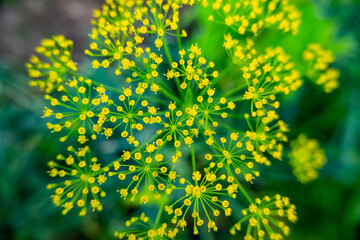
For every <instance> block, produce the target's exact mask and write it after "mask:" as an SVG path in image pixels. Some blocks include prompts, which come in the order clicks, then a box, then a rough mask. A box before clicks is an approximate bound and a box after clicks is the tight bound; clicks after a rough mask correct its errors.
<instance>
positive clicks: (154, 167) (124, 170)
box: [109, 140, 179, 203]
mask: <svg viewBox="0 0 360 240" xmlns="http://www.w3.org/2000/svg"><path fill="white" fill-rule="evenodd" d="M162 145H163V142H162V141H161V140H158V141H156V144H148V145H147V146H146V148H145V152H144V153H141V151H137V152H136V153H135V154H131V153H130V152H129V151H124V153H123V155H122V157H121V159H120V161H115V162H114V163H113V168H114V171H113V172H109V176H115V175H117V176H118V178H119V179H120V180H121V181H122V185H123V186H125V185H127V187H126V188H122V189H120V190H119V192H120V195H121V196H122V197H123V198H124V199H125V198H126V197H127V196H128V195H129V193H130V194H131V195H132V197H131V198H130V200H131V201H135V200H136V199H135V197H136V196H138V199H137V201H138V202H140V203H148V202H150V201H152V200H159V199H160V198H161V196H162V194H164V193H166V194H170V193H171V191H172V188H173V187H174V183H175V181H176V179H177V177H179V175H178V174H177V173H176V171H171V170H169V169H168V168H167V167H166V164H168V163H169V162H171V161H167V160H166V159H164V156H163V154H161V153H159V150H160V149H161V147H162Z"/></svg>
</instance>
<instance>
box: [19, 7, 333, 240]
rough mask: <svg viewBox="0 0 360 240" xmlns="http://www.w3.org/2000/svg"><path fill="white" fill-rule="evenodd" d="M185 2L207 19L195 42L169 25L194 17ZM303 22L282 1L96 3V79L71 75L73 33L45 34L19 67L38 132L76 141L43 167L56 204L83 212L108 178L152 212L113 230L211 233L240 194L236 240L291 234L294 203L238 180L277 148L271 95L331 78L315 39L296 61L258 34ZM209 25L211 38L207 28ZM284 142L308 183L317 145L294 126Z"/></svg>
mask: <svg viewBox="0 0 360 240" xmlns="http://www.w3.org/2000/svg"><path fill="white" fill-rule="evenodd" d="M183 6H185V7H183ZM191 8H198V9H197V10H196V11H195V12H193V13H196V14H194V16H195V15H196V17H200V18H201V17H205V19H207V23H206V24H205V25H206V30H205V34H204V37H203V36H199V38H204V39H203V41H202V44H201V46H202V47H203V48H201V47H200V44H199V45H198V43H196V42H194V41H193V39H192V38H190V37H191V36H189V37H188V36H187V35H188V34H187V32H186V31H185V30H181V29H180V25H181V26H183V25H182V24H184V26H187V27H188V28H189V29H190V30H191V31H190V32H193V30H194V29H196V27H195V26H198V24H194V25H193V24H192V22H190V21H192V19H193V18H192V17H191V18H187V19H189V22H186V21H185V22H180V20H182V19H184V18H181V17H180V15H181V14H183V13H185V12H186V11H188V10H189V9H191ZM190 13H191V12H190ZM205 19H204V20H205ZM205 21H206V20H205ZM300 22H301V14H300V12H299V10H298V9H297V8H296V7H295V5H293V4H291V3H290V1H289V0H268V1H265V0H251V1H250V0H243V1H236V0H167V1H165V0H146V1H143V0H105V2H104V4H103V5H102V7H101V9H98V10H95V11H94V19H92V21H91V24H92V27H93V28H92V30H91V33H90V35H89V37H90V45H89V49H86V50H85V54H86V55H88V56H90V57H91V63H90V64H89V65H91V66H92V68H93V71H94V72H95V71H97V69H99V68H104V71H106V70H109V69H111V70H110V71H112V73H110V74H111V75H107V76H110V77H106V78H105V77H104V78H100V79H96V76H97V74H94V75H93V76H90V75H86V74H92V73H91V72H93V71H89V72H90V73H89V72H86V73H79V74H78V73H77V71H78V69H77V66H76V64H75V62H74V61H73V60H72V47H73V42H72V41H71V40H68V39H66V38H65V37H64V36H61V35H59V36H53V37H52V38H50V39H45V40H43V41H42V43H41V46H40V47H37V48H36V52H37V53H38V55H40V56H32V57H31V58H30V61H29V63H27V64H26V67H27V68H28V70H29V76H30V77H31V78H32V81H31V82H30V84H31V85H32V86H36V87H39V88H40V90H42V92H43V94H44V98H45V99H46V100H47V101H48V102H49V106H47V107H45V110H44V113H43V118H45V119H46V120H47V124H46V125H47V127H48V129H49V130H50V131H51V132H56V133H59V134H61V137H60V141H61V142H65V141H67V140H69V141H73V140H75V141H73V142H74V144H75V145H73V146H70V147H68V148H67V150H68V151H70V154H67V155H62V154H59V155H58V156H57V158H56V160H55V161H50V162H49V167H50V170H49V172H48V173H49V175H50V176H51V177H53V178H54V179H55V181H54V183H51V184H49V185H48V188H49V189H53V191H54V193H53V195H52V201H53V202H54V204H55V206H60V207H62V208H63V210H62V213H63V214H67V213H68V212H69V211H70V210H71V209H73V208H76V207H78V208H79V209H80V210H79V215H81V216H83V215H85V214H86V213H87V211H88V208H90V209H92V210H93V211H95V210H97V211H100V210H102V208H103V205H102V203H101V201H100V199H101V198H103V197H105V196H106V193H105V191H104V190H103V188H102V184H103V183H105V182H106V181H107V180H108V178H110V177H112V178H113V180H114V181H113V182H114V188H115V190H117V192H118V194H117V198H119V199H121V200H125V199H127V200H125V201H126V202H125V203H128V204H130V205H131V206H132V207H133V208H134V211H136V212H139V211H138V210H139V208H141V212H145V213H146V214H149V213H151V212H152V209H150V210H149V208H148V205H150V204H147V203H151V205H152V207H151V208H153V207H154V208H156V209H157V210H158V211H157V216H156V217H154V219H155V220H154V219H152V218H153V216H152V215H148V216H149V217H147V216H145V213H142V214H141V215H140V216H139V217H138V216H136V217H132V218H130V219H129V220H127V221H126V222H125V226H124V227H123V228H121V227H120V228H119V229H120V230H119V231H116V232H115V234H114V235H115V237H116V238H119V239H130V240H136V239H139V240H140V239H149V240H155V239H175V238H176V237H178V236H179V237H180V238H181V237H182V236H181V234H184V233H182V232H180V231H179V229H182V230H183V231H185V230H189V229H191V230H192V233H193V234H194V235H197V234H200V233H201V231H200V230H202V229H201V227H204V228H205V229H206V228H207V229H208V231H218V230H220V227H225V224H226V223H227V222H228V221H232V217H237V215H238V214H232V212H233V211H234V212H235V213H236V212H238V210H239V209H241V206H243V205H240V204H239V203H237V199H239V198H240V201H241V200H244V199H245V200H246V201H248V202H249V207H248V208H245V209H244V208H242V215H243V217H242V218H241V219H240V220H239V221H238V222H237V223H236V224H235V225H234V226H233V227H232V228H231V229H230V232H231V234H235V233H236V231H237V230H238V231H239V230H240V228H241V225H242V224H247V231H246V233H245V234H244V235H245V238H244V239H245V240H252V239H274V240H275V239H283V237H284V236H288V235H289V232H290V229H289V227H288V225H287V222H288V221H290V222H296V220H297V215H296V208H295V205H293V204H290V201H289V199H288V198H287V197H282V196H280V195H279V194H277V195H275V196H273V197H269V196H265V197H264V198H262V199H260V198H256V199H255V200H253V198H251V195H252V194H248V193H247V189H246V187H247V185H248V186H249V185H250V184H252V183H253V181H255V178H256V180H257V179H258V177H260V172H259V171H260V170H258V169H260V164H262V166H264V167H265V166H270V165H271V162H272V161H273V160H274V159H278V160H281V159H282V157H283V151H284V149H283V148H284V146H283V144H284V142H287V141H288V139H287V136H286V134H287V132H288V131H289V128H288V126H287V125H286V123H285V122H284V121H282V120H281V117H280V114H279V110H278V109H279V107H280V102H281V101H282V100H281V98H280V97H279V95H280V96H281V95H282V94H285V95H288V94H292V93H293V92H295V91H296V90H297V89H298V88H300V87H301V85H302V83H303V80H305V79H310V81H313V82H314V83H316V84H317V85H318V86H321V87H322V88H324V90H325V92H331V91H332V90H334V89H335V88H336V87H338V81H337V79H338V77H339V73H338V71H337V70H335V69H333V68H331V64H332V63H333V62H334V60H335V59H334V57H333V55H332V54H331V52H329V51H326V50H324V49H323V48H322V47H321V45H319V44H309V45H308V48H307V49H306V50H305V51H304V53H303V60H304V61H299V59H294V57H295V56H290V55H289V54H288V53H287V52H286V51H285V50H284V49H283V48H282V47H281V46H271V47H270V46H264V45H263V44H266V43H267V41H265V40H266V39H264V41H263V40H261V41H259V36H267V35H265V34H263V35H262V33H263V32H264V31H265V30H267V29H273V30H274V29H275V30H278V31H280V32H282V33H288V34H297V32H298V29H299V24H300ZM202 25H204V24H200V25H199V27H202ZM214 26H216V31H218V33H217V34H214V35H212V34H213V33H214V31H213V29H214ZM199 33H200V34H202V32H201V31H199ZM191 35H192V34H191ZM222 36H224V41H223V42H220V43H215V45H214V46H216V47H218V46H220V49H209V45H210V44H207V43H208V42H209V41H210V40H211V41H213V40H214V39H217V38H218V37H220V38H222ZM184 37H188V38H184ZM210 38H211V39H210ZM182 40H186V41H182ZM260 42H261V44H260V46H258V43H260ZM280 42H281V41H280ZM221 45H222V46H223V48H224V49H222V48H221ZM285 49H286V48H285ZM224 50H225V51H224ZM214 51H216V54H212V52H214ZM210 53H211V54H210ZM211 56H213V57H211ZM214 62H216V68H215V63H214ZM304 62H305V64H304ZM305 65H306V66H305ZM89 78H91V80H90V79H89ZM110 81H112V83H109V85H107V84H108V83H107V82H110ZM73 136H75V139H73V138H72V137H73ZM99 136H103V137H99ZM99 138H100V139H99ZM90 140H91V142H89V141H90ZM86 143H91V145H93V146H96V145H100V146H101V147H99V148H94V149H97V150H101V149H105V147H106V144H110V145H111V146H113V147H112V148H114V154H116V153H120V154H119V155H118V156H116V157H114V159H112V160H111V159H110V160H108V161H109V162H108V163H107V164H106V166H103V165H102V163H100V162H99V161H98V159H97V158H96V157H94V156H93V155H94V154H91V152H90V147H89V145H87V144H86ZM284 145H285V144H284ZM104 146H105V147H104ZM291 146H292V149H293V150H292V151H291V153H290V155H289V156H290V158H291V161H290V164H291V166H292V167H293V168H294V174H295V175H296V177H297V178H298V179H299V181H301V182H303V183H305V182H309V181H311V180H313V179H315V178H316V177H317V170H318V169H319V168H321V167H322V165H323V164H324V163H325V161H326V160H325V155H324V152H323V151H322V150H321V149H320V148H319V144H318V142H317V141H316V140H313V139H308V138H307V137H306V136H304V135H300V136H299V138H298V139H297V140H296V141H294V142H292V143H291ZM116 147H117V148H116ZM285 147H286V145H285ZM115 148H116V149H115ZM111 156H113V155H111ZM109 158H110V157H109ZM263 175H265V174H263ZM252 190H254V191H256V190H257V189H255V188H253V189H252ZM89 205H90V207H88V206H89ZM117 205H118V206H119V207H123V205H122V204H117ZM122 210H123V209H122ZM164 210H165V212H167V213H168V214H164ZM114 212H117V211H114ZM122 212H123V214H124V215H127V211H122ZM232 215H234V216H232ZM132 216H133V215H132ZM230 216H231V217H230ZM125 219H128V218H125ZM153 220H154V221H153ZM223 220H226V221H224V222H222V221H223ZM120 221H121V220H120ZM232 224H233V223H232ZM188 232H189V231H188Z"/></svg>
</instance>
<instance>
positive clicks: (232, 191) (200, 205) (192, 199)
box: [165, 169, 238, 235]
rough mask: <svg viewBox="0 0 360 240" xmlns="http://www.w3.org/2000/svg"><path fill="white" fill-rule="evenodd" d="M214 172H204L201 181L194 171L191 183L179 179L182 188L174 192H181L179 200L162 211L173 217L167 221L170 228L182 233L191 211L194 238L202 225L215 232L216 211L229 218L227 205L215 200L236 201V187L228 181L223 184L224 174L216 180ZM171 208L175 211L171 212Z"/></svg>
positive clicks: (229, 209) (217, 213)
mask: <svg viewBox="0 0 360 240" xmlns="http://www.w3.org/2000/svg"><path fill="white" fill-rule="evenodd" d="M216 172H217V170H215V171H210V169H208V171H207V172H206V173H205V176H204V177H203V178H202V175H201V173H200V172H199V171H195V172H193V174H192V183H191V182H189V181H188V180H186V179H185V178H181V179H180V181H179V182H180V184H181V185H186V186H185V187H176V188H175V190H181V191H183V192H184V194H183V196H182V197H181V198H179V199H177V200H176V201H175V202H174V203H172V204H171V205H168V206H165V211H166V212H167V213H168V214H173V215H174V216H173V218H172V220H171V222H172V223H173V224H177V226H179V227H180V228H182V229H184V228H185V227H186V226H187V223H188V221H187V220H186V219H185V218H186V216H187V215H188V214H190V211H191V210H190V209H192V213H191V217H192V218H193V226H194V231H193V233H194V234H195V235H197V234H198V233H199V231H198V227H200V226H203V225H204V223H206V222H207V227H208V229H209V231H210V230H211V229H213V230H214V231H217V230H218V227H217V226H216V223H215V221H214V220H215V219H216V217H217V216H219V215H220V213H221V212H220V211H223V212H224V214H225V215H226V216H230V215H231V211H232V210H231V208H230V207H229V201H228V200H221V199H219V197H221V196H223V195H224V196H227V195H228V196H231V197H232V198H236V192H237V187H238V185H237V184H235V183H234V182H233V180H234V179H233V178H230V177H229V178H228V179H227V181H228V182H225V181H224V180H225V179H226V176H225V175H224V174H223V175H220V176H217V175H216ZM175 205H176V206H178V207H176V208H175ZM174 208H175V209H174ZM204 213H205V215H204V216H203V214H204ZM204 220H205V221H204Z"/></svg>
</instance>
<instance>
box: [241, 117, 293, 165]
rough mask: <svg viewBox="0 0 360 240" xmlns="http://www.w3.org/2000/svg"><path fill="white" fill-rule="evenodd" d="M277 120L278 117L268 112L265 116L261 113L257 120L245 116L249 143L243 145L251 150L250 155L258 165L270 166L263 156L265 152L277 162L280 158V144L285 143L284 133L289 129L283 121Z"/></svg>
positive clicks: (281, 146)
mask: <svg viewBox="0 0 360 240" xmlns="http://www.w3.org/2000/svg"><path fill="white" fill-rule="evenodd" d="M278 118H279V116H278V115H277V114H276V113H275V112H274V111H269V112H267V114H265V113H264V112H263V113H261V114H260V115H259V116H258V117H257V118H251V117H250V116H249V115H248V114H245V119H246V121H247V124H248V127H249V131H246V136H247V138H248V139H249V141H247V142H246V143H245V144H246V147H247V148H248V149H249V150H252V155H253V156H254V159H255V161H256V162H258V163H263V164H265V165H270V161H269V160H268V159H267V158H266V157H265V156H264V153H265V152H266V153H268V154H270V155H271V156H272V157H273V158H276V159H279V160H281V158H282V152H283V145H282V143H281V142H287V140H288V139H287V137H286V135H285V134H284V133H285V132H288V131H289V129H288V128H287V126H286V124H285V123H284V122H283V121H281V120H277V119H278ZM253 122H255V126H254V125H253Z"/></svg>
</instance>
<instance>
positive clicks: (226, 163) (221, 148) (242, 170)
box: [205, 133, 260, 182]
mask: <svg viewBox="0 0 360 240" xmlns="http://www.w3.org/2000/svg"><path fill="white" fill-rule="evenodd" d="M245 138H246V136H243V137H242V138H240V139H239V134H238V133H231V134H230V139H229V138H224V137H222V138H220V143H218V142H217V141H215V140H214V141H211V147H212V149H213V150H214V152H216V153H215V154H210V153H207V154H206V155H205V159H206V160H209V161H211V163H210V165H209V166H210V167H215V166H216V167H217V168H218V169H221V168H224V169H225V170H226V172H227V174H228V176H229V177H232V178H234V177H237V176H236V175H239V174H240V175H242V177H243V178H244V179H245V180H246V181H248V182H251V181H252V179H254V177H255V176H256V177H258V176H259V175H260V173H259V172H258V171H255V170H254V169H253V167H254V163H253V162H254V159H255V157H253V156H251V155H250V154H249V153H251V152H252V149H250V147H249V145H246V146H245V145H244V144H243V141H244V139H245Z"/></svg>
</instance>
